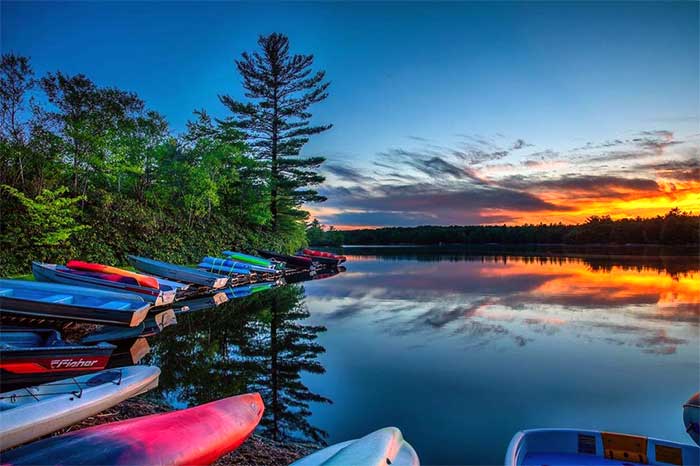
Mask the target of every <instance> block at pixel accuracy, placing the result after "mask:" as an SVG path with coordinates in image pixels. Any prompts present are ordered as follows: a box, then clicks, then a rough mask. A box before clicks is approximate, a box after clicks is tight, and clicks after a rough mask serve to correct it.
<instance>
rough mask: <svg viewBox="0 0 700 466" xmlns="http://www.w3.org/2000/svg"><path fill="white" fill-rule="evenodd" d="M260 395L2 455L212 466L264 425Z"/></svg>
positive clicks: (40, 460)
mask: <svg viewBox="0 0 700 466" xmlns="http://www.w3.org/2000/svg"><path fill="white" fill-rule="evenodd" d="M263 409H264V408H263V402H262V399H261V398H260V395H258V394H257V393H253V394H246V395H239V396H234V397H231V398H225V399H223V400H219V401H214V402H212V403H207V404H204V405H201V406H197V407H194V408H189V409H184V410H181V411H174V412H170V413H164V414H154V415H151V416H145V417H140V418H135V419H129V420H126V421H121V422H113V423H110V424H103V425H99V426H95V427H90V428H87V429H82V430H78V431H75V432H70V433H67V434H63V435H61V436H58V437H52V438H48V439H44V440H40V441H38V442H35V443H32V444H31V445H27V446H24V447H20V448H17V449H15V450H11V451H9V452H7V453H5V454H4V455H3V463H4V464H6V465H29V464H31V465H35V464H54V463H55V462H56V459H57V458H60V460H61V462H62V463H63V464H71V465H105V464H109V465H134V464H148V465H166V464H167V465H193V464H210V463H213V462H214V461H216V460H217V459H218V458H219V457H221V456H222V455H225V454H227V453H229V452H231V451H233V450H235V449H236V448H238V446H240V445H241V444H242V443H243V442H244V441H245V440H246V439H247V438H248V437H249V436H250V434H252V433H253V430H254V429H255V427H256V426H257V425H258V423H259V422H260V418H261V417H262V414H263Z"/></svg>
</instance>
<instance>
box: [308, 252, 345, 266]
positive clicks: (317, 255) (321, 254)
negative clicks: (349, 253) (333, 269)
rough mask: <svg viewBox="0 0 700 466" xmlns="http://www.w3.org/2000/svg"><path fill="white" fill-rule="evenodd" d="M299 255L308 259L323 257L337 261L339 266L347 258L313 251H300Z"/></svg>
mask: <svg viewBox="0 0 700 466" xmlns="http://www.w3.org/2000/svg"><path fill="white" fill-rule="evenodd" d="M301 253H302V254H303V255H305V256H309V257H325V258H326V259H333V260H337V261H338V263H339V264H340V263H343V262H345V261H346V260H347V257H345V256H339V255H337V254H333V253H331V252H325V251H316V250H315V249H304V250H302V251H301Z"/></svg>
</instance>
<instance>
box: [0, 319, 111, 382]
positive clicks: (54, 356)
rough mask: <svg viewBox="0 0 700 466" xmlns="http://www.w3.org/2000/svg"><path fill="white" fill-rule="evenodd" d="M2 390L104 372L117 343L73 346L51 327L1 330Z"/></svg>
mask: <svg viewBox="0 0 700 466" xmlns="http://www.w3.org/2000/svg"><path fill="white" fill-rule="evenodd" d="M0 343H2V347H0V390H2V391H6V390H13V389H15V388H20V387H26V386H30V385H36V384H42V383H47V382H52V381H55V380H60V379H65V378H67V377H76V376H81V375H84V374H88V373H92V372H96V371H100V370H102V369H105V368H106V367H107V364H108V363H109V359H110V357H111V355H112V353H113V352H114V350H115V349H116V346H114V345H110V344H108V343H98V344H97V345H73V344H67V343H64V342H62V341H61V339H60V336H59V334H58V332H57V331H55V330H51V329H22V328H3V329H2V330H0Z"/></svg>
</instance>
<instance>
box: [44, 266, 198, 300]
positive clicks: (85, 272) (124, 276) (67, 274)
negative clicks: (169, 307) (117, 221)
mask: <svg viewBox="0 0 700 466" xmlns="http://www.w3.org/2000/svg"><path fill="white" fill-rule="evenodd" d="M86 265H87V266H88V267H85V266H86ZM92 266H94V267H92ZM32 272H33V273H34V278H36V279H37V280H38V281H42V282H54V283H63V284H65V285H75V286H85V287H88V288H97V289H100V290H109V291H120V292H123V293H135V294H137V295H139V296H141V297H142V298H143V299H144V300H145V301H148V302H150V303H152V304H153V306H163V305H165V304H170V303H172V302H173V301H174V300H175V295H176V294H177V291H178V290H179V289H183V288H187V285H185V284H181V285H180V286H178V287H175V286H173V283H174V282H170V281H165V282H164V281H162V280H161V279H158V278H156V277H149V276H147V275H141V274H136V273H134V272H129V271H127V270H122V269H118V268H116V267H108V266H104V265H102V264H90V263H87V262H80V261H69V262H68V264H66V265H57V264H47V263H44V262H32ZM166 282H167V283H166Z"/></svg>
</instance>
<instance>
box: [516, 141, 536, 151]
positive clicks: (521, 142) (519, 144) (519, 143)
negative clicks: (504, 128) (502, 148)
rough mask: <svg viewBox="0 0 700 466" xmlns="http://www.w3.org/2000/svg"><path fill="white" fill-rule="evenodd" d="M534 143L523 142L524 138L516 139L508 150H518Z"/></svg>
mask: <svg viewBox="0 0 700 466" xmlns="http://www.w3.org/2000/svg"><path fill="white" fill-rule="evenodd" d="M533 145H534V144H529V143H527V142H525V140H524V139H516V140H515V142H514V143H513V145H512V146H510V150H518V149H522V148H523V147H532V146H533Z"/></svg>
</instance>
